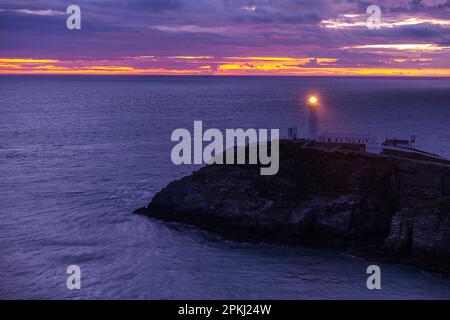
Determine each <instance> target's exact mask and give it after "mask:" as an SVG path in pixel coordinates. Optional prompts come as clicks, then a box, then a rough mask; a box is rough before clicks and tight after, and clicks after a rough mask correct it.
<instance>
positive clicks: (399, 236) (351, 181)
mask: <svg viewBox="0 0 450 320" xmlns="http://www.w3.org/2000/svg"><path fill="white" fill-rule="evenodd" d="M322 147H323V145H322V146H321V148H317V146H315V145H314V143H312V144H311V143H298V141H296V140H281V141H280V170H279V172H278V174H277V175H274V176H261V175H260V174H259V166H258V165H217V164H214V165H210V166H205V167H203V168H201V169H200V170H198V171H196V172H194V173H193V174H192V175H190V176H187V177H184V178H182V179H180V180H177V181H173V182H171V183H169V185H167V186H166V187H165V188H164V189H162V190H161V191H160V192H158V193H157V194H156V195H155V196H154V198H153V200H152V201H151V203H150V204H149V205H148V206H147V207H144V208H140V209H137V210H136V211H135V213H139V214H144V215H147V216H150V217H154V218H158V219H163V220H168V221H176V222H181V223H187V224H190V225H195V226H198V227H200V228H203V229H206V230H209V231H212V232H215V233H218V234H220V235H221V236H223V237H224V238H229V239H234V240H239V241H251V242H269V243H280V244H293V245H305V244H314V245H315V244H320V245H331V246H334V247H335V246H337V247H342V248H345V249H347V250H352V251H355V252H356V253H357V254H360V255H367V256H377V257H379V258H386V259H389V260H391V259H392V260H394V261H401V262H406V263H415V264H419V265H421V266H422V267H424V268H425V269H427V270H432V271H437V272H442V273H446V274H450V163H446V162H445V161H443V162H440V161H432V159H431V160H430V159H427V158H423V159H422V158H421V157H419V158H418V159H416V158H414V159H411V158H410V157H402V155H401V154H397V153H396V154H370V153H365V152H361V150H352V149H351V148H350V149H346V148H332V149H329V150H326V149H323V148H322Z"/></svg>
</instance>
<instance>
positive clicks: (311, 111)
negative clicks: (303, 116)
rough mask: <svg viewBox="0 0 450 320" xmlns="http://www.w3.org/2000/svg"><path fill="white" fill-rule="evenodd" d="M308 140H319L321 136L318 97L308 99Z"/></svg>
mask: <svg viewBox="0 0 450 320" xmlns="http://www.w3.org/2000/svg"><path fill="white" fill-rule="evenodd" d="M307 107H308V139H309V140H317V138H318V136H319V115H318V108H319V100H318V99H317V97H316V96H310V97H309V98H308V104H307Z"/></svg>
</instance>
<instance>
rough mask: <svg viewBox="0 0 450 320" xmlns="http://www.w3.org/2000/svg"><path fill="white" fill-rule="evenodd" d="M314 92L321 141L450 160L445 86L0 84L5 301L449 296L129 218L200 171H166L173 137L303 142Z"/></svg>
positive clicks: (303, 251)
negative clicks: (254, 132) (344, 138)
mask: <svg viewBox="0 0 450 320" xmlns="http://www.w3.org/2000/svg"><path fill="white" fill-rule="evenodd" d="M310 95H316V96H317V97H318V99H319V125H320V131H321V132H349V133H361V134H372V135H373V136H374V137H376V138H377V139H378V141H380V142H382V141H383V140H384V139H385V138H387V137H388V138H405V139H409V138H410V136H411V135H415V136H416V141H417V148H419V149H423V150H425V151H428V152H432V153H435V154H439V155H442V156H445V157H450V129H449V125H450V79H449V78H386V77H380V78H350V77H349V78H346V77H219V76H218V77H214V76H87V75H84V76H81V75H71V76H67V75H2V76H0V299H450V278H448V277H445V276H442V275H439V274H433V273H428V272H425V271H423V270H421V269H419V268H417V267H414V266H405V265H401V264H390V263H385V262H380V261H368V260H365V259H362V258H359V257H355V256H351V255H349V254H347V253H346V252H345V251H340V250H336V249H331V248H330V249H327V248H315V247H302V246H281V245H270V244H262V243H261V244H250V243H241V242H233V241H227V240H223V239H221V238H220V237H218V236H216V235H214V234H210V233H207V232H205V231H202V230H199V229H196V228H194V227H189V226H184V225H180V224H175V223H168V222H161V221H158V220H155V219H150V218H147V217H144V216H139V215H135V214H132V211H133V210H134V209H136V208H139V207H142V206H145V205H147V204H148V203H149V202H150V200H151V199H152V197H153V195H154V194H155V193H156V192H158V191H159V190H161V189H162V188H163V187H164V186H165V185H167V184H168V183H169V182H170V181H172V180H175V179H180V178H181V177H183V176H186V175H189V174H191V173H192V172H193V171H194V170H197V169H198V168H199V166H198V165H196V166H194V165H180V166H176V165H174V164H173V163H172V161H171V157H170V153H171V150H172V148H173V146H174V144H175V143H174V142H172V141H171V139H170V136H171V133H172V132H173V131H174V130H175V129H178V128H185V129H188V130H190V131H191V130H193V122H194V121H195V120H202V121H203V127H204V129H206V128H219V129H222V130H223V129H226V128H244V129H246V128H267V129H271V128H278V129H280V132H284V131H283V130H286V129H287V128H288V127H294V126H297V127H298V130H299V135H304V134H305V133H306V130H305V129H306V120H307V119H306V115H307V113H306V111H307V110H306V107H305V102H306V99H307V97H308V96H310ZM71 265H76V266H79V268H80V271H81V275H80V284H81V287H80V289H78V290H77V289H75V290H70V289H68V286H67V280H68V277H69V276H70V274H68V273H67V269H68V267H69V266H71ZM369 265H378V266H380V269H381V289H379V290H369V289H368V288H367V284H366V282H367V278H368V277H369V276H370V275H369V274H367V272H366V271H367V267H368V266H369Z"/></svg>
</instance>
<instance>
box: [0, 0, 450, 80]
mask: <svg viewBox="0 0 450 320" xmlns="http://www.w3.org/2000/svg"><path fill="white" fill-rule="evenodd" d="M71 4H76V5H78V6H79V7H80V8H81V30H68V29H67V27H66V19H67V17H68V16H69V15H67V14H66V9H67V7H68V6H69V5H71ZM372 4H376V5H379V6H380V8H381V13H382V23H381V28H380V29H374V30H371V29H369V28H368V27H367V25H366V21H367V18H368V16H369V15H368V14H367V13H366V9H367V7H368V6H369V5H372ZM0 73H51V74H58V73H63V74H71V73H74V74H192V75H197V74H199V75H203V74H204V75H408V76H421V75H422V76H450V0H387V1H375V0H373V1H372V0H371V1H352V0H255V1H252V0H147V1H144V0H130V1H125V0H117V1H115V0H109V1H106V0H91V1H84V0H83V1H81V0H71V1H62V0H43V1H36V0H33V1H22V0H14V1H12V0H6V1H5V0H0Z"/></svg>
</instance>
